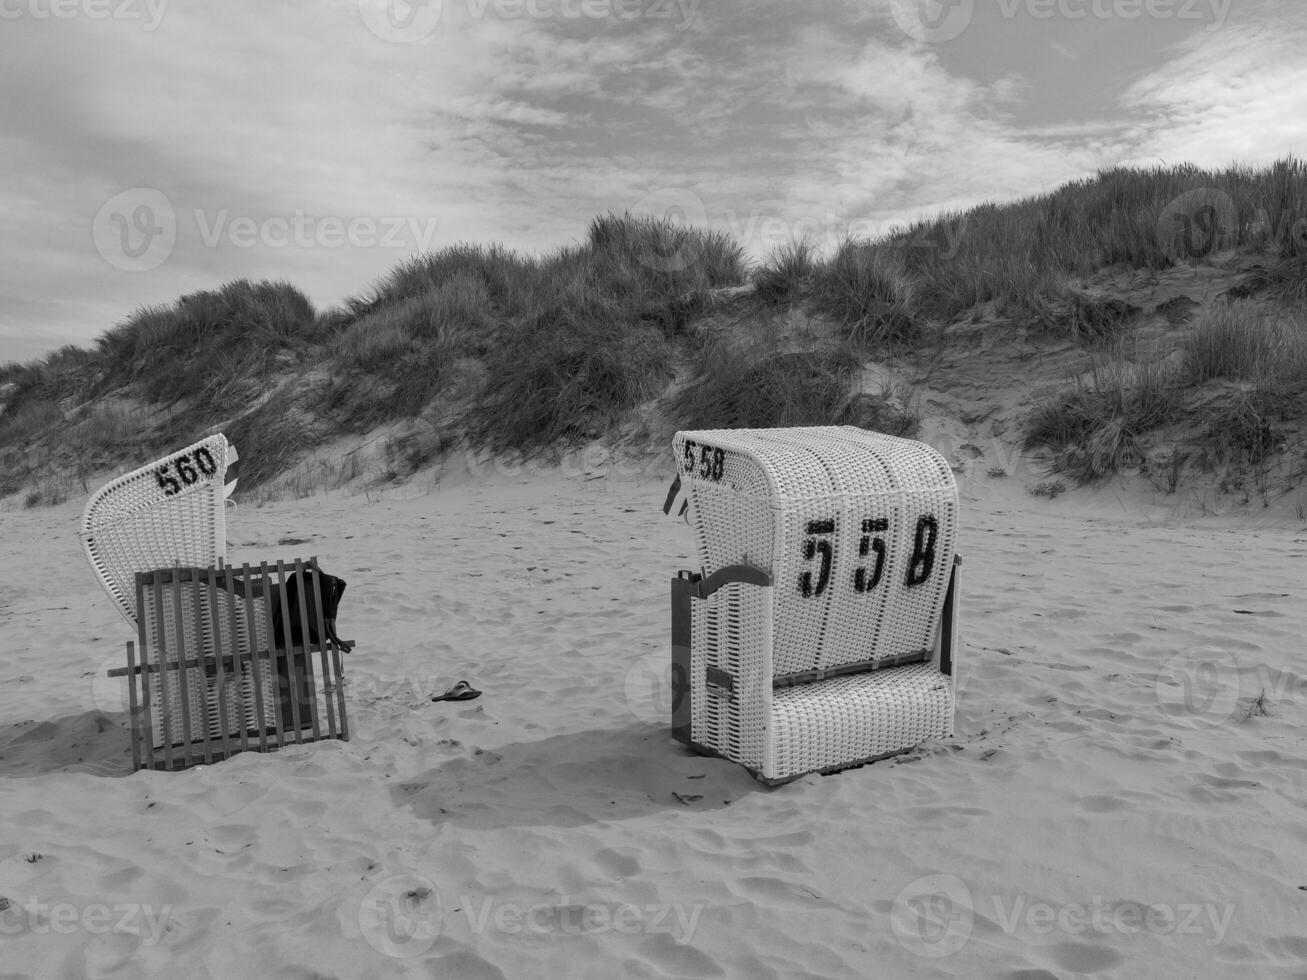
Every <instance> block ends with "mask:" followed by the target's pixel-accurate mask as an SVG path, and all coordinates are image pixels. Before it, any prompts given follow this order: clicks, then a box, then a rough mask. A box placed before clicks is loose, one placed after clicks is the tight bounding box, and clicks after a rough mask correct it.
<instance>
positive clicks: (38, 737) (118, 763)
mask: <svg viewBox="0 0 1307 980" xmlns="http://www.w3.org/2000/svg"><path fill="white" fill-rule="evenodd" d="M55 772H84V773H90V774H91V775H93V776H130V775H131V774H132V743H131V727H130V725H129V723H128V719H127V713H126V712H122V713H119V714H112V715H107V714H105V713H104V712H103V711H87V712H85V713H84V714H80V715H67V716H66V717H63V718H56V719H54V720H53V721H40V722H38V721H31V720H29V721H20V722H16V723H15V724H12V725H8V726H7V727H4V728H0V777H3V776H44V775H47V774H49V773H55Z"/></svg>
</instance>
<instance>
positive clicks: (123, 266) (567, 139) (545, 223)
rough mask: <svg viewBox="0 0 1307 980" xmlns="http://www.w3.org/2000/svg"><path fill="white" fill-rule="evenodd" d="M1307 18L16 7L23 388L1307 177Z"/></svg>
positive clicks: (4, 330)
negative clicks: (1081, 205)
mask: <svg viewBox="0 0 1307 980" xmlns="http://www.w3.org/2000/svg"><path fill="white" fill-rule="evenodd" d="M1304 42H1307V3H1303V2H1302V0H857V2H826V0H804V2H795V0H788V2H780V3H771V2H762V0H756V2H747V3H746V2H737V0H415V2H409V0H316V2H314V0H222V2H220V3H218V2H212V0H208V2H205V0H0V91H3V93H4V95H3V98H0V166H2V167H3V176H4V179H3V181H2V182H0V229H2V230H0V363H3V362H7V361H20V362H26V361H29V360H32V359H35V358H38V357H41V356H43V355H45V354H47V353H49V352H51V351H53V350H55V349H57V348H59V347H62V346H64V345H66V344H76V345H78V346H90V345H92V344H94V341H95V339H96V338H97V337H98V336H100V335H101V334H102V333H104V332H105V331H106V330H108V329H110V328H111V327H112V326H114V325H115V324H116V323H119V322H121V321H122V320H124V319H125V318H127V317H129V316H130V315H131V314H132V313H133V312H134V311H136V310H138V309H140V308H142V307H147V306H153V305H159V304H171V303H173V302H175V301H176V300H177V299H178V298H179V297H181V296H182V295H185V294H187V293H191V292H195V291H197V290H203V289H216V288H218V287H219V286H221V285H222V284H223V283H225V282H229V281H231V280H234V279H241V278H248V279H253V280H262V279H268V280H279V281H281V280H284V281H288V282H291V283H293V284H294V285H296V286H298V287H299V288H300V289H302V290H303V291H304V292H305V293H306V294H307V295H308V296H309V298H310V299H311V300H313V302H314V303H315V304H316V305H317V306H318V307H319V308H320V309H325V308H328V307H330V306H333V305H336V304H339V303H341V302H342V301H343V300H345V299H346V298H347V297H350V296H358V295H362V294H366V293H367V292H368V290H369V289H370V287H372V286H373V285H374V284H375V283H376V282H377V281H378V280H379V279H380V278H381V277H383V276H384V275H385V274H386V273H387V272H388V271H389V270H391V269H393V268H394V267H395V266H396V265H397V264H399V263H400V262H402V261H403V260H405V259H406V258H408V257H410V256H411V255H413V254H415V253H421V252H425V251H430V250H434V249H438V248H440V247H442V246H445V245H449V244H454V243H458V242H476V243H483V244H491V243H500V244H503V245H505V246H508V247H509V248H512V249H515V250H518V251H521V252H524V253H539V254H546V253H549V252H552V251H554V250H556V249H558V248H560V247H562V246H566V245H569V244H574V243H577V242H580V241H583V240H584V239H585V236H586V230H587V227H588V225H589V223H590V221H591V219H592V218H594V217H595V216H596V215H600V214H605V213H608V212H615V213H619V214H620V213H623V212H631V213H633V214H650V215H654V216H657V217H663V218H667V219H669V220H672V221H678V222H685V223H689V224H693V225H698V226H704V227H711V228H715V229H719V230H722V231H725V232H728V233H729V234H731V235H733V236H734V237H735V238H736V239H737V240H738V241H739V242H740V243H741V245H742V246H743V247H744V248H745V250H746V251H747V252H748V254H749V255H750V256H752V257H754V258H755V259H763V258H765V257H766V256H767V255H768V254H769V253H770V251H771V250H772V249H773V248H775V247H776V246H777V245H778V244H781V243H783V242H785V241H787V240H790V239H796V238H805V237H806V238H808V239H810V240H813V241H815V242H816V243H817V244H818V245H828V244H829V243H831V242H834V241H836V240H838V239H840V238H843V237H844V236H846V235H850V234H852V235H854V236H857V237H873V238H874V237H876V236H877V235H880V234H885V233H887V232H890V231H892V230H894V229H895V228H896V227H900V226H901V225H902V224H903V223H905V222H907V221H910V220H912V219H915V218H919V217H925V216H933V215H935V214H938V213H939V212H941V211H955V210H959V209H963V208H966V207H969V206H971V205H975V204H979V203H982V202H985V201H999V202H1001V201H1007V200H1015V199H1018V198H1021V197H1024V196H1028V195H1031V194H1038V193H1043V192H1046V191H1050V190H1053V189H1055V188H1056V187H1058V186H1060V185H1061V184H1063V183H1065V182H1067V181H1068V180H1073V179H1078V178H1083V177H1088V176H1092V175H1093V174H1094V173H1095V172H1096V171H1098V170H1099V169H1101V168H1103V167H1111V166H1117V165H1138V166H1154V165H1160V164H1167V165H1169V164H1176V163H1182V162H1192V163H1196V164H1199V165H1201V166H1212V167H1220V166H1225V165H1228V164H1231V163H1236V162H1237V163H1246V164H1251V165H1261V164H1268V163H1270V162H1273V161H1274V160H1276V159H1279V158H1282V157H1285V156H1288V155H1290V154H1294V155H1307V43H1304Z"/></svg>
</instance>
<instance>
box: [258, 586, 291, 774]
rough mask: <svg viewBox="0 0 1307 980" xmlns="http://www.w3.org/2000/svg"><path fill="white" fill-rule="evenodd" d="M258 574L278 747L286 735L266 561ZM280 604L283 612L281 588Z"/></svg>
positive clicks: (283, 598) (283, 602) (283, 743)
mask: <svg viewBox="0 0 1307 980" xmlns="http://www.w3.org/2000/svg"><path fill="white" fill-rule="evenodd" d="M277 564H278V566H280V565H281V561H280V560H278V562H277ZM259 575H260V577H261V578H262V580H263V583H264V585H263V612H264V616H263V621H264V624H265V632H266V633H267V640H266V642H267V644H268V649H269V650H271V651H273V661H272V668H273V669H272V672H273V675H274V676H277V677H278V682H277V688H278V701H277V703H275V704H273V705H272V710H273V711H274V712H275V713H276V715H277V720H276V729H275V731H276V733H277V748H279V749H280V748H285V746H286V736H285V732H284V731H283V727H284V726H283V725H282V722H281V702H280V696H281V683H280V672H279V671H278V670H277V653H278V651H277V637H276V635H275V628H274V626H273V623H272V589H273V582H272V573H271V572H270V571H269V570H268V563H267V562H266V561H265V562H260V563H259ZM281 605H282V611H283V613H284V612H285V607H286V595H285V592H284V590H283V592H282V597H281Z"/></svg>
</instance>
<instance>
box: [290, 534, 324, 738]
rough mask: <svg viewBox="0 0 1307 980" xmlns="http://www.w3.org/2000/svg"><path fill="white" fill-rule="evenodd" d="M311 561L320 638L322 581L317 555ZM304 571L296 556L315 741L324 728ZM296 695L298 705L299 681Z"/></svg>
mask: <svg viewBox="0 0 1307 980" xmlns="http://www.w3.org/2000/svg"><path fill="white" fill-rule="evenodd" d="M309 561H310V562H312V566H313V569H314V572H315V574H313V575H312V576H309V578H311V579H312V585H311V586H310V587H311V588H312V590H313V605H314V608H315V609H316V611H317V620H318V636H319V638H321V637H322V636H323V635H324V634H323V627H322V581H321V579H320V578H319V577H318V575H317V574H316V571H317V564H318V560H317V558H316V557H314V558H310V559H309ZM304 572H305V565H304V562H303V561H302V560H301V559H299V558H296V559H295V575H296V577H297V578H298V579H299V597H300V639H301V640H302V641H303V642H302V644H301V645H300V647H299V649H301V650H303V651H304V677H303V683H304V688H305V690H306V691H307V693H308V702H309V720H310V721H312V723H313V741H315V742H316V741H318V740H319V739H320V738H322V730H321V729H320V728H319V727H318V689H317V686H316V685H315V684H314V683H313V642H312V636H313V634H312V633H311V632H310V631H309V626H310V623H309V610H308V599H309V597H308V595H306V594H305V589H306V584H305V581H304V579H305V575H304ZM294 697H295V703H296V704H297V705H298V704H299V699H300V685H299V683H296V685H295V695H294Z"/></svg>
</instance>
